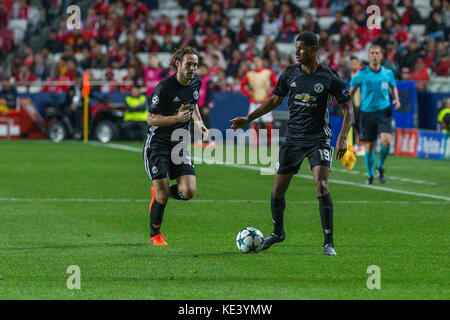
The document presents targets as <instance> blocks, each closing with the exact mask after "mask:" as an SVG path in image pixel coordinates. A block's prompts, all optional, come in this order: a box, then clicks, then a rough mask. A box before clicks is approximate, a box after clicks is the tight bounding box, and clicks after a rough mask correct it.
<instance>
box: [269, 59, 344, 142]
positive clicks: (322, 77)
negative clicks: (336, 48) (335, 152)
mask: <svg viewBox="0 0 450 320" xmlns="http://www.w3.org/2000/svg"><path fill="white" fill-rule="evenodd" d="M273 94H275V95H277V96H281V97H285V96H288V108H289V122H288V131H287V135H286V139H287V140H315V141H320V142H325V143H327V144H329V143H330V142H331V126H330V121H329V114H328V107H329V105H330V103H331V96H334V97H335V98H336V100H337V101H338V103H340V104H342V103H344V102H347V101H348V100H350V99H351V96H350V93H349V92H348V90H347V88H346V86H345V83H344V82H343V81H342V80H341V79H340V78H339V76H338V75H337V73H336V72H335V71H334V70H332V69H330V68H329V67H327V66H324V65H322V64H320V65H319V66H318V67H317V70H316V71H315V72H313V73H306V72H304V71H303V70H302V69H301V67H300V64H295V65H292V66H289V67H287V68H286V70H284V71H283V73H282V74H281V76H280V78H279V79H278V83H277V86H276V87H275V89H274V90H273Z"/></svg>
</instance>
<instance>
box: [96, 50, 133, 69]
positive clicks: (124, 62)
mask: <svg viewBox="0 0 450 320" xmlns="http://www.w3.org/2000/svg"><path fill="white" fill-rule="evenodd" d="M94 58H95V57H94ZM107 60H108V57H106V61H107ZM128 63H129V54H128V52H127V49H126V48H125V47H120V48H119V53H118V54H117V58H115V59H113V60H112V63H111V65H112V67H113V68H114V69H122V68H127V67H128ZM94 65H95V64H94ZM91 68H92V64H91ZM101 68H103V69H104V68H106V67H101Z"/></svg>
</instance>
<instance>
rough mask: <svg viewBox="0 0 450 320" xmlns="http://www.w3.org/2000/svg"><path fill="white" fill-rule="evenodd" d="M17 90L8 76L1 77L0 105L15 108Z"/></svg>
mask: <svg viewBox="0 0 450 320" xmlns="http://www.w3.org/2000/svg"><path fill="white" fill-rule="evenodd" d="M16 101H17V90H16V88H15V87H14V86H13V85H12V84H11V79H10V77H8V76H5V77H3V78H2V90H1V91H0V105H4V106H8V108H10V109H16Z"/></svg>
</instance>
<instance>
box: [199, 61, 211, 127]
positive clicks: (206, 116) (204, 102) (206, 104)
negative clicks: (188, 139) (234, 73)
mask: <svg viewBox="0 0 450 320" xmlns="http://www.w3.org/2000/svg"><path fill="white" fill-rule="evenodd" d="M198 71H199V74H198V75H199V76H200V78H201V79H202V85H201V87H200V92H199V98H198V102H197V104H198V107H199V109H200V114H201V116H202V120H203V123H204V124H205V126H206V128H208V129H209V128H211V126H212V125H211V112H210V109H211V108H212V107H213V98H214V84H213V82H212V78H211V75H210V74H209V73H208V68H207V67H206V66H205V65H200V67H199V68H198Z"/></svg>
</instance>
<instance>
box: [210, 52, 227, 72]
mask: <svg viewBox="0 0 450 320" xmlns="http://www.w3.org/2000/svg"><path fill="white" fill-rule="evenodd" d="M221 70H223V69H222V67H221V66H220V61H219V56H218V55H217V54H213V55H212V57H211V63H210V65H209V66H208V72H209V74H210V75H211V76H214V75H216V73H218V72H219V71H221Z"/></svg>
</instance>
